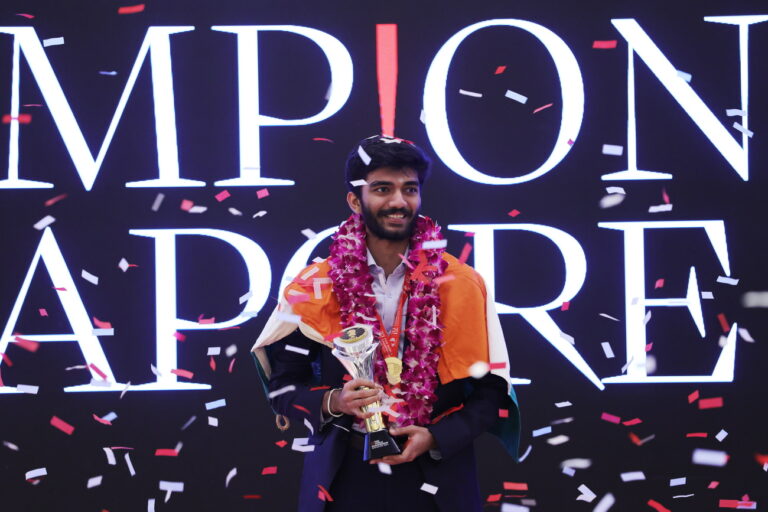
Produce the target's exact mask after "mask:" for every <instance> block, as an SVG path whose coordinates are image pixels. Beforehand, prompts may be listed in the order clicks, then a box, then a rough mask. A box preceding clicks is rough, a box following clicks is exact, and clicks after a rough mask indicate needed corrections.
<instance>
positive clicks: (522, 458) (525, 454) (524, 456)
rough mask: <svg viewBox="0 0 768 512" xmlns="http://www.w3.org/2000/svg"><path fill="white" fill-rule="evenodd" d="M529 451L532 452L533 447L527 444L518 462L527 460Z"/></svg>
mask: <svg viewBox="0 0 768 512" xmlns="http://www.w3.org/2000/svg"><path fill="white" fill-rule="evenodd" d="M531 450H533V445H532V444H529V445H528V448H526V449H525V452H524V453H523V454H522V455H521V456H520V459H519V460H518V462H523V461H524V460H525V459H527V458H528V456H529V455H530V454H531Z"/></svg>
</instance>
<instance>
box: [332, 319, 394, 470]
mask: <svg viewBox="0 0 768 512" xmlns="http://www.w3.org/2000/svg"><path fill="white" fill-rule="evenodd" d="M378 346H379V344H378V343H377V342H374V341H373V331H372V330H371V328H370V327H369V326H367V325H359V324H358V325H354V326H352V327H347V328H346V329H344V330H343V331H342V332H341V335H340V336H338V337H337V338H335V339H334V340H333V355H334V356H336V359H338V360H339V361H341V364H342V365H344V368H346V370H347V371H348V372H349V374H350V375H351V376H352V377H353V378H360V379H367V380H370V381H373V380H374V375H373V361H374V358H375V357H376V348H377V347H378ZM359 389H369V388H365V387H361V388H359ZM379 407H381V402H379V401H378V400H377V401H376V402H373V403H372V404H369V405H367V406H364V407H362V410H363V412H367V411H368V410H369V409H376V408H379ZM365 430H366V431H367V433H366V434H365V442H364V443H363V460H364V461H366V462H367V461H369V460H371V459H378V458H380V457H384V456H387V455H397V454H398V453H400V447H399V446H397V443H396V442H395V440H394V439H393V438H392V436H391V435H389V431H388V430H387V427H386V425H384V418H382V416H381V412H375V413H374V414H373V416H371V417H370V418H368V419H366V420H365Z"/></svg>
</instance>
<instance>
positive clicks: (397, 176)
mask: <svg viewBox="0 0 768 512" xmlns="http://www.w3.org/2000/svg"><path fill="white" fill-rule="evenodd" d="M365 181H367V182H368V185H366V186H364V187H362V193H361V196H360V197H359V198H358V197H357V195H355V194H354V193H352V192H349V193H348V194H347V202H348V203H349V206H350V208H352V210H353V211H354V212H355V213H362V215H363V220H364V221H365V226H366V228H368V229H367V231H368V235H369V236H370V235H373V236H376V237H378V238H381V239H384V240H404V239H407V238H410V236H411V232H412V231H413V225H414V221H415V220H416V215H418V213H419V209H420V208H421V191H420V189H419V180H418V175H417V174H416V171H414V170H413V169H409V168H405V169H394V168H392V167H380V168H378V169H375V170H373V171H371V172H369V173H368V175H367V176H366V178H365Z"/></svg>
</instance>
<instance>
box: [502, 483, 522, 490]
mask: <svg viewBox="0 0 768 512" xmlns="http://www.w3.org/2000/svg"><path fill="white" fill-rule="evenodd" d="M504 490H505V491H527V490H528V484H526V483H518V482H504Z"/></svg>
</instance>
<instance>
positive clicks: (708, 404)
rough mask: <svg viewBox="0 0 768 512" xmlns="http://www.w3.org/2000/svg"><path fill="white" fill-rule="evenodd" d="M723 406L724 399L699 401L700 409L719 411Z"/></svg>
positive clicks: (703, 399)
mask: <svg viewBox="0 0 768 512" xmlns="http://www.w3.org/2000/svg"><path fill="white" fill-rule="evenodd" d="M722 406H723V397H720V396H718V397H715V398H702V399H701V400H699V409H717V408H720V407H722Z"/></svg>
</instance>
